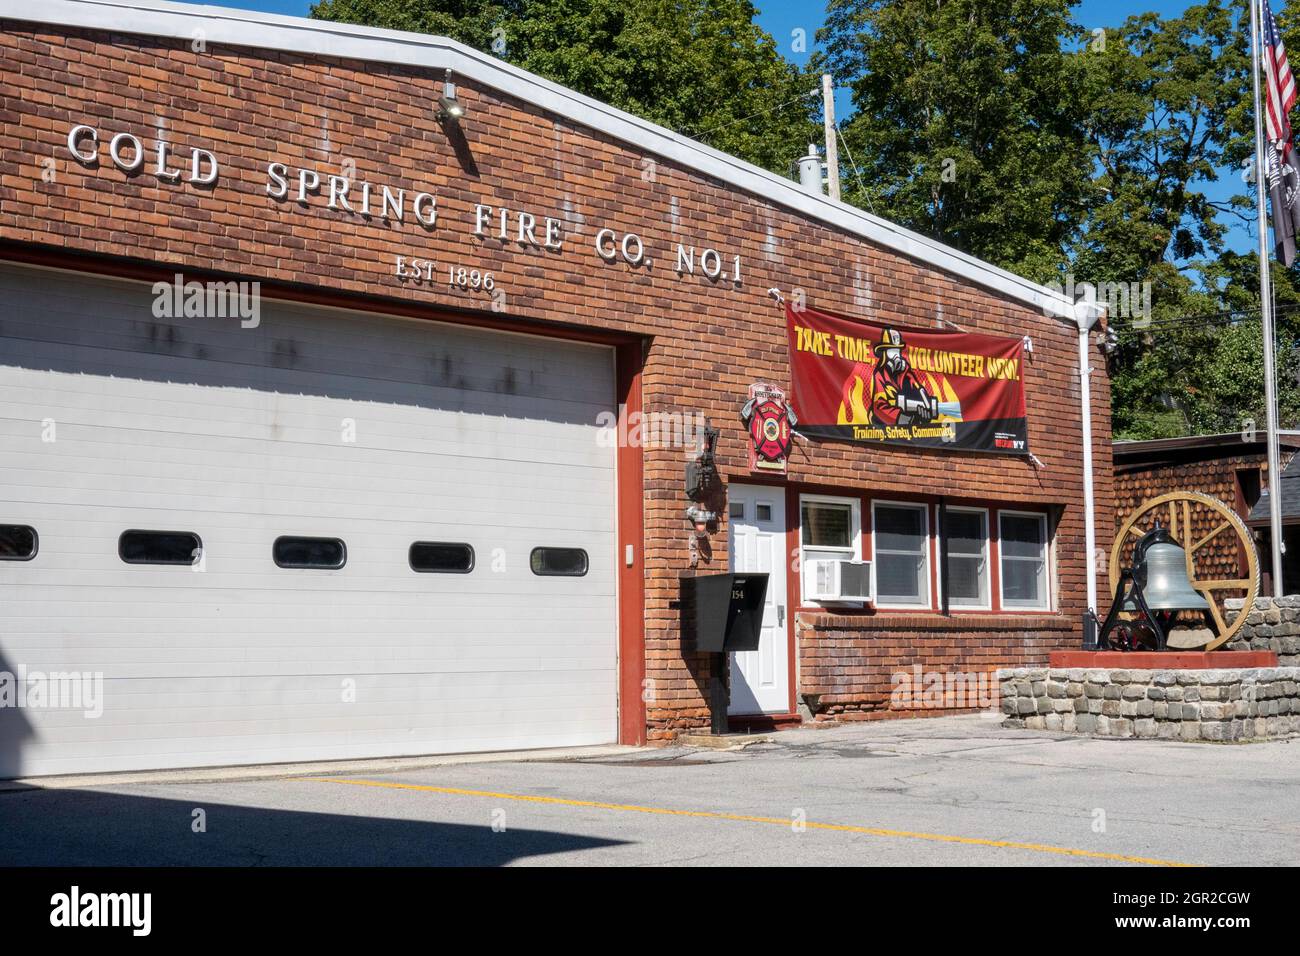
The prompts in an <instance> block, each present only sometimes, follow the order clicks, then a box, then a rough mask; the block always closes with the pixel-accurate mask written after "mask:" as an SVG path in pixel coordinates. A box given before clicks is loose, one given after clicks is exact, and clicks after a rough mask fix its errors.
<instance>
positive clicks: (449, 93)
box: [438, 70, 465, 123]
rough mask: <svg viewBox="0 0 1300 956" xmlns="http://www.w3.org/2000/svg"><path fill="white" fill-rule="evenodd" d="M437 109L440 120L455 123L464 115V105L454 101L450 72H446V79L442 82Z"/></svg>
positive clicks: (454, 87) (454, 94)
mask: <svg viewBox="0 0 1300 956" xmlns="http://www.w3.org/2000/svg"><path fill="white" fill-rule="evenodd" d="M438 107H439V109H438V119H440V120H450V121H451V122H453V123H457V122H459V121H460V118H461V117H462V116H464V115H465V104H463V103H462V102H461V101H460V100H458V99H456V84H455V83H454V82H453V81H452V78H451V70H448V71H447V77H446V79H444V80H443V81H442V96H440V97H438Z"/></svg>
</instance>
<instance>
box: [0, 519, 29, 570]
mask: <svg viewBox="0 0 1300 956" xmlns="http://www.w3.org/2000/svg"><path fill="white" fill-rule="evenodd" d="M34 557H36V529H35V528H33V527H31V526H30V525H25V524H0V561H30V560H31V559H32V558H34Z"/></svg>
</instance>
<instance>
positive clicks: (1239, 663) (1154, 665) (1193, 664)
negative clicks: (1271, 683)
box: [1047, 651, 1277, 671]
mask: <svg viewBox="0 0 1300 956" xmlns="http://www.w3.org/2000/svg"><path fill="white" fill-rule="evenodd" d="M1047 660H1048V663H1049V665H1050V666H1051V667H1122V668H1124V669H1125V670H1134V671H1169V670H1212V669H1216V668H1220V667H1277V654H1276V653H1275V652H1274V651H1130V652H1125V651H1052V652H1051V653H1050V654H1049V655H1048V658H1047Z"/></svg>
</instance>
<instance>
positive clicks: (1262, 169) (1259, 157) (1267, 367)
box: [1250, 0, 1284, 597]
mask: <svg viewBox="0 0 1300 956" xmlns="http://www.w3.org/2000/svg"><path fill="white" fill-rule="evenodd" d="M1263 16H1264V13H1263V3H1262V0H1251V3H1250V50H1251V74H1252V80H1253V84H1254V93H1255V190H1256V194H1257V196H1258V197H1259V314H1260V320H1261V323H1262V325H1263V333H1264V404H1265V425H1266V428H1267V434H1266V444H1267V448H1268V452H1267V453H1268V526H1269V538H1270V539H1271V540H1270V542H1269V543H1270V544H1271V545H1272V550H1273V564H1272V567H1273V596H1274V597H1277V596H1279V595H1281V594H1282V593H1284V592H1283V581H1282V474H1281V468H1280V467H1279V466H1278V449H1277V382H1276V374H1277V373H1276V369H1275V367H1274V358H1273V292H1272V288H1271V277H1270V275H1269V250H1268V211H1267V208H1266V207H1265V205H1264V204H1265V202H1266V201H1267V200H1266V198H1265V195H1264V193H1265V190H1266V189H1267V186H1268V165H1267V161H1266V157H1265V153H1264V150H1265V149H1270V148H1272V145H1271V144H1270V143H1268V142H1267V141H1266V140H1265V138H1264V110H1263V104H1262V103H1261V101H1260V66H1261V63H1262V59H1261V48H1260V36H1261V35H1262V32H1263V25H1264V21H1263Z"/></svg>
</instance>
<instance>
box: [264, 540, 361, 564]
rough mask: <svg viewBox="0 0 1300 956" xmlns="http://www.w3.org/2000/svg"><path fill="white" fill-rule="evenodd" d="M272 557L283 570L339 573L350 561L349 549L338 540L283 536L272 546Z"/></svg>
mask: <svg viewBox="0 0 1300 956" xmlns="http://www.w3.org/2000/svg"><path fill="white" fill-rule="evenodd" d="M271 557H273V558H274V559H275V563H276V564H277V565H278V566H279V567H282V568H318V569H320V570H324V571H337V570H338V569H339V568H341V567H343V565H345V564H347V561H348V549H347V545H345V544H344V543H343V542H342V541H340V540H339V539H338V538H303V537H298V536H296V535H283V536H282V537H279V538H276V539H275V544H274V545H272V546H271Z"/></svg>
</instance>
